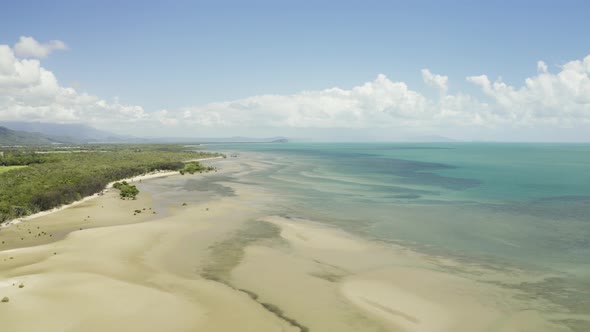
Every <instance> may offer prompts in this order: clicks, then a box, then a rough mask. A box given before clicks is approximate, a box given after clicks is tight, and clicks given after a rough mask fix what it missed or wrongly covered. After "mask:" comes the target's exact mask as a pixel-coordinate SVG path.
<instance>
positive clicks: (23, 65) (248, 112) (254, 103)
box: [0, 45, 590, 138]
mask: <svg viewBox="0 0 590 332" xmlns="http://www.w3.org/2000/svg"><path fill="white" fill-rule="evenodd" d="M16 48H17V47H16V46H15V48H14V49H13V48H11V47H9V46H7V45H0V120H26V121H31V120H37V121H53V122H85V123H88V124H91V125H95V126H98V127H102V128H110V127H113V126H115V128H116V129H119V130H130V131H129V132H131V133H134V134H140V135H141V134H148V133H146V130H151V129H158V130H159V132H150V133H149V134H150V135H156V136H157V135H160V136H163V135H168V134H173V135H175V136H182V135H199V134H198V133H199V132H200V133H202V132H208V133H213V135H228V134H231V133H233V132H238V130H239V132H241V133H248V128H250V129H251V131H250V132H249V133H250V134H251V135H252V134H253V135H256V133H257V132H256V131H255V130H256V128H267V129H268V128H271V129H273V128H274V130H275V131H274V133H275V134H280V133H281V132H282V129H289V130H290V131H291V132H292V131H293V130H300V129H310V130H324V129H330V128H340V129H358V130H371V128H375V129H378V130H380V131H381V132H383V131H392V132H397V131H402V130H403V131H405V132H412V131H413V132H415V133H424V132H428V133H437V132H438V133H440V132H446V133H449V132H461V131H464V132H467V131H469V130H471V131H472V132H475V133H476V135H477V133H478V132H479V131H480V130H479V129H481V130H502V131H505V130H506V128H515V130H520V129H522V130H524V129H526V130H531V129H532V130H534V128H571V127H578V128H582V127H581V126H586V127H583V128H588V127H590V56H587V57H585V58H584V59H582V60H574V61H570V62H568V63H566V64H564V65H562V66H560V67H557V68H558V70H557V72H551V71H550V70H549V68H548V66H547V65H546V64H545V63H544V62H543V61H539V62H538V63H537V74H536V75H535V76H532V77H528V78H526V79H525V80H524V83H523V84H522V85H520V86H512V85H509V84H507V83H505V82H503V81H502V80H501V79H496V80H493V79H490V78H489V77H488V76H487V75H476V76H469V77H466V78H465V80H466V81H467V82H469V83H471V84H473V85H475V86H477V87H479V89H480V90H481V92H482V94H478V95H477V96H476V95H472V94H467V93H464V92H461V91H451V89H450V88H449V82H450V79H449V77H448V76H446V75H440V74H436V73H432V72H431V71H430V70H429V69H427V68H425V69H423V70H422V71H421V75H422V79H423V80H424V82H425V83H426V84H427V85H428V86H430V87H432V88H434V89H436V90H437V91H438V92H439V95H438V96H436V97H434V98H431V97H428V96H427V95H425V94H422V93H421V92H419V91H416V90H413V89H412V88H410V87H409V86H408V85H407V84H406V83H404V82H401V81H396V80H392V79H390V78H388V77H386V76H385V75H383V74H380V75H377V77H376V78H375V79H374V80H372V81H369V82H366V83H362V84H359V85H357V86H354V87H351V88H339V87H334V88H329V89H323V90H314V91H302V92H299V93H294V94H289V95H276V94H266V95H259V96H252V97H248V98H243V99H238V100H232V101H221V102H214V103H209V104H205V105H199V106H188V107H184V108H180V109H168V110H159V111H153V112H146V111H145V110H144V109H143V107H141V106H138V105H125V104H123V103H120V102H119V101H118V100H117V99H115V100H112V101H106V100H104V99H101V98H99V97H96V96H93V95H90V94H87V93H81V92H79V91H77V90H75V89H73V88H69V87H64V86H61V85H60V84H59V82H58V80H57V78H56V77H55V75H54V74H53V73H52V72H50V71H48V70H46V69H44V68H43V67H42V66H41V63H40V61H39V60H38V59H31V58H23V57H22V56H21V55H17V52H16ZM37 55H38V56H37V57H41V56H40V55H41V54H40V53H38V54H37ZM145 128H150V129H145ZM473 128H479V129H473ZM519 128H520V129H519ZM588 129H590V128H588ZM478 130H479V131H478ZM142 131H143V132H142ZM267 132H270V131H267ZM588 132H590V131H588ZM474 138H477V137H474ZM587 138H590V135H588V137H587Z"/></svg>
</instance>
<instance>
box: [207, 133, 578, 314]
mask: <svg viewBox="0 0 590 332" xmlns="http://www.w3.org/2000/svg"><path fill="white" fill-rule="evenodd" d="M207 149H209V150H212V151H220V152H225V153H236V154H238V158H240V157H241V156H242V155H243V156H246V155H251V156H260V160H262V161H264V162H265V163H266V164H267V165H268V166H269V169H268V170H266V171H264V172H259V173H252V174H250V175H248V176H247V177H246V178H242V179H235V180H236V181H245V182H249V183H256V184H260V185H264V186H266V187H268V188H271V189H273V190H276V191H277V192H279V193H281V195H283V196H284V197H285V198H286V200H287V202H289V203H287V204H284V206H281V207H280V210H281V213H282V214H285V215H290V216H295V217H302V218H306V219H310V220H314V221H317V222H322V223H326V224H330V225H333V226H336V227H339V228H342V229H345V230H347V231H350V232H353V233H356V234H359V235H361V236H363V237H365V238H369V239H373V240H378V241H385V242H388V241H390V242H395V243H397V244H402V245H406V246H410V247H412V248H414V249H416V250H419V251H422V252H425V253H432V254H436V255H442V256H448V257H453V258H456V259H459V260H465V261H470V262H480V263H486V264H492V265H494V266H498V267H502V266H510V267H517V268H519V269H525V270H528V271H532V272H534V273H540V274H548V275H552V276H553V277H551V278H549V279H546V280H544V281H543V282H542V283H540V284H539V285H535V286H532V285H526V286H527V287H529V288H533V289H535V292H536V294H537V295H539V296H547V297H550V298H551V299H552V300H554V301H557V302H560V304H563V305H565V306H567V307H569V308H571V309H572V311H573V312H578V313H589V312H590V145H587V144H492V143H489V144H487V143H420V144H410V143H407V144H402V143H395V144H394V143H350V144H347V143H330V144H320V143H317V144H311V143H285V144H223V145H209V146H207ZM523 287H524V286H523Z"/></svg>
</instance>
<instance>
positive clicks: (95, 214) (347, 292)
mask: <svg viewBox="0 0 590 332" xmlns="http://www.w3.org/2000/svg"><path fill="white" fill-rule="evenodd" d="M240 159H241V160H236V161H234V160H231V161H228V162H225V163H223V167H222V169H221V171H220V172H219V173H220V174H212V173H207V174H195V175H192V176H190V175H189V176H185V177H171V178H170V179H167V180H163V181H153V182H150V181H146V182H145V183H143V184H142V185H143V186H144V188H145V192H146V195H145V196H144V197H143V198H142V199H141V201H140V200H138V201H122V200H120V199H119V198H118V197H117V195H115V193H114V192H110V193H108V194H106V195H103V196H100V197H98V198H97V199H95V200H93V201H92V202H90V203H89V204H87V205H84V206H82V207H81V208H70V209H67V208H66V209H63V210H61V211H59V212H56V213H52V214H51V215H48V216H44V218H42V219H39V220H35V221H33V222H32V223H31V225H27V226H29V228H31V229H33V230H34V229H35V228H36V227H35V226H40V227H42V229H41V230H42V231H45V230H46V231H47V232H52V231H53V229H52V228H51V227H57V228H59V227H63V225H66V223H68V222H71V223H74V224H73V227H70V228H69V229H70V230H71V231H70V232H68V233H67V234H66V235H65V236H64V237H63V238H60V239H57V240H56V241H54V242H49V243H47V242H45V243H42V241H43V240H42V239H40V238H39V237H34V236H31V235H29V238H28V239H27V240H28V241H37V242H28V243H30V245H28V246H22V247H19V248H18V249H14V250H5V251H0V298H1V297H3V296H7V297H9V298H10V302H9V303H5V304H2V303H0V309H1V310H0V321H2V322H3V326H4V327H5V328H6V329H8V330H11V331H14V332H25V331H27V332H28V331H33V330H39V329H41V328H43V329H44V330H45V331H48V332H53V331H55V332H57V331H60V332H74V331H79V330H84V331H89V332H95V331H96V332H98V331H105V330H109V331H130V330H142V331H148V332H149V331H154V332H156V331H162V330H166V331H179V332H180V331H187V330H191V331H192V330H200V331H211V332H225V331H238V330H244V326H248V328H249V331H257V332H258V331H260V332H274V331H289V332H296V331H329V330H338V331H341V332H352V331H363V332H382V331H399V332H402V331H403V332H448V331H474V332H483V331H486V332H489V331H495V332H516V331H536V332H537V331H539V332H541V331H542V332H549V331H550V332H565V331H571V330H569V329H562V328H561V327H559V326H556V325H555V324H553V322H552V320H558V319H566V318H567V312H563V311H560V310H559V308H555V307H552V306H551V305H550V304H548V303H544V302H542V301H537V300H535V299H523V297H522V296H523V295H524V294H523V293H522V292H519V291H517V290H514V289H510V288H507V287H502V286H501V285H499V284H492V283H483V282H480V281H478V280H477V279H476V278H468V277H466V276H465V275H462V274H459V273H452V272H446V271H445V270H444V268H442V265H441V263H440V262H438V261H437V260H435V259H432V257H430V256H427V255H426V254H422V253H418V252H415V251H413V250H411V249H409V248H406V247H402V246H392V245H386V244H383V243H379V242H373V241H369V240H367V239H364V238H362V237H359V236H357V235H354V234H352V233H349V232H346V231H344V230H341V229H339V228H335V227H330V226H328V225H324V224H322V223H319V222H317V221H313V220H306V219H297V218H286V217H283V216H280V215H277V213H276V210H274V209H273V208H270V209H267V208H268V207H273V206H276V205H280V204H282V203H284V202H285V201H283V198H282V197H280V195H277V194H276V192H273V191H272V190H270V189H269V188H265V187H262V186H259V185H255V184H248V183H238V182H233V181H231V180H228V178H229V177H231V176H232V175H233V176H236V175H237V176H240V177H241V176H243V175H244V174H247V173H248V172H260V171H263V170H264V167H268V166H265V164H264V162H260V161H257V160H256V159H248V158H240ZM160 176H161V175H160ZM160 176H156V175H155V174H154V177H160ZM154 177H152V178H154ZM135 180H138V179H135ZM187 183H191V184H192V185H193V186H194V187H197V186H200V188H206V189H205V190H206V194H200V195H195V196H191V195H190V191H183V192H182V194H181V196H179V195H178V191H182V190H183V189H184V190H187V189H186V188H187V187H186V184H187ZM211 184H214V185H211ZM194 187H193V188H194ZM219 187H228V188H230V189H231V190H232V194H228V195H224V194H222V193H223V192H224V191H223V190H222V189H221V188H219ZM197 190H198V189H197ZM142 192H143V189H142ZM178 197H182V199H181V200H179V199H178ZM184 203H186V204H184ZM156 207H159V208H165V209H167V210H169V211H170V212H169V213H166V214H160V213H158V214H156V215H152V214H151V213H149V214H148V213H147V212H148V211H150V210H152V209H153V210H154V211H155V210H156ZM134 209H143V210H146V212H145V213H140V214H139V215H138V216H133V212H132V211H133V210H134ZM158 211H161V210H158ZM140 218H145V219H140ZM144 220H145V221H147V220H149V222H141V221H144ZM89 222H92V224H91V225H92V226H93V228H92V227H91V228H86V227H83V226H85V225H86V224H87V223H89ZM60 223H62V224H60ZM85 223H86V224H85ZM69 226H72V225H69ZM89 226H90V225H89ZM78 227H79V228H80V230H78ZM27 231H28V229H26V228H23V227H22V226H21V227H20V229H17V227H14V229H12V230H7V232H8V234H1V235H3V236H7V237H8V238H10V236H12V238H13V239H14V240H15V241H17V242H18V243H21V242H20V236H21V234H27ZM11 232H12V233H14V234H12V233H11ZM35 232H39V231H35ZM2 233H4V232H2ZM11 234H12V235H11ZM25 236H26V235H25ZM53 239H55V237H54V238H53ZM25 242H26V241H25ZM35 244H36V245H35ZM449 264H450V263H449ZM456 264H460V263H456ZM262 271H264V272H263V273H261V272H262ZM477 272H478V273H482V274H485V273H488V272H490V271H488V270H485V267H481V269H480V270H478V271H477ZM496 272H497V273H500V271H496ZM508 277H510V276H508ZM511 278H513V280H517V278H521V276H517V277H514V276H512V277H511ZM521 281H522V282H526V279H522V280H521ZM20 284H23V285H24V287H23V288H22V289H21V288H19V287H18V285H20ZM286 285H288V287H286ZM47 306H51V308H52V310H47ZM27 317H35V318H36V319H35V320H31V319H27ZM564 317H565V318H564ZM64 321H67V322H68V324H70V325H69V326H70V328H69V329H64Z"/></svg>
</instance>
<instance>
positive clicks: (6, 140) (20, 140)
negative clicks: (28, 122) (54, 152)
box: [0, 127, 75, 146]
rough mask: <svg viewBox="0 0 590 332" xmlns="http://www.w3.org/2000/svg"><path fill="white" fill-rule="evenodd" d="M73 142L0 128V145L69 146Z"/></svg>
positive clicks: (57, 137) (64, 138) (63, 138)
mask: <svg viewBox="0 0 590 332" xmlns="http://www.w3.org/2000/svg"><path fill="white" fill-rule="evenodd" d="M71 143H75V141H74V140H73V139H71V138H68V137H60V136H50V135H43V134H41V133H35V132H27V131H20V130H11V129H8V128H6V127H0V145H10V146H14V145H42V144H43V145H44V144H71Z"/></svg>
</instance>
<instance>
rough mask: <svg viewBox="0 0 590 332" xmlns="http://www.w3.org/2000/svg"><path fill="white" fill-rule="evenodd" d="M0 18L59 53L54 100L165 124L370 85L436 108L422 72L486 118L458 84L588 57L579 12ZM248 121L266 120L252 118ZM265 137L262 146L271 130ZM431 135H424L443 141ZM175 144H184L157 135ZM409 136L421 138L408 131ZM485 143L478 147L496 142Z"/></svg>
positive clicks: (223, 4) (586, 27) (191, 7)
mask: <svg viewBox="0 0 590 332" xmlns="http://www.w3.org/2000/svg"><path fill="white" fill-rule="evenodd" d="M0 6H1V9H2V10H0V44H4V45H8V46H11V47H13V45H15V44H16V43H18V42H19V38H20V37H21V36H27V37H32V38H34V39H35V40H36V41H38V42H39V43H43V42H47V41H50V40H60V41H62V42H63V43H65V44H66V45H67V48H68V49H67V50H64V51H59V52H57V51H56V52H54V53H53V54H51V55H49V56H47V57H45V58H43V59H41V60H40V61H41V66H42V67H43V68H45V69H47V70H49V71H51V72H52V73H53V74H54V75H55V77H56V78H57V80H58V81H59V85H60V86H61V87H73V88H75V89H76V91H77V92H78V93H88V94H90V95H92V96H97V97H98V98H101V99H104V100H106V101H107V102H109V103H120V104H124V105H137V106H140V107H141V108H142V109H143V111H144V112H145V113H146V114H148V115H149V114H152V113H154V112H161V111H162V110H167V112H168V113H167V114H168V115H167V116H168V117H173V115H172V114H185V113H186V111H187V110H190V111H191V112H197V113H199V112H205V111H200V109H203V108H206V109H208V112H213V111H211V110H210V109H211V107H208V106H207V105H209V104H211V103H222V102H232V101H244V100H245V99H248V98H252V97H254V96H262V95H268V94H272V95H282V96H293V95H294V94H298V93H301V92H302V91H323V90H324V89H329V88H332V87H338V88H341V89H345V90H348V89H354V88H355V87H359V86H362V85H363V84H365V83H367V82H375V80H376V78H377V77H378V75H379V74H384V75H385V76H386V77H387V79H388V80H390V81H392V82H403V83H405V84H406V85H407V87H408V88H409V89H411V90H412V91H416V92H418V93H420V94H421V95H422V96H424V97H425V98H430V99H432V98H434V99H436V98H437V95H438V92H437V91H436V90H434V91H433V89H430V88H429V86H428V83H427V82H426V81H425V79H424V77H423V75H421V70H422V69H428V70H429V71H430V72H432V73H433V74H437V75H442V76H447V77H448V87H447V88H446V89H445V93H448V94H452V95H455V94H458V93H462V94H469V95H470V96H472V97H473V98H478V99H481V103H484V104H485V103H488V102H489V101H486V100H485V98H486V96H485V93H484V92H482V88H481V86H480V85H477V84H475V85H474V84H472V83H470V82H468V81H467V80H466V77H470V76H476V75H482V74H484V75H486V76H487V77H488V78H489V80H490V81H492V82H493V81H495V80H498V79H499V78H500V79H501V80H502V82H504V83H506V84H508V85H510V86H514V87H515V89H519V88H520V86H522V85H523V82H524V81H525V79H527V78H529V77H534V76H535V75H537V74H538V67H537V62H538V61H539V60H542V61H544V63H545V64H546V65H547V67H548V70H549V72H553V73H558V72H559V71H560V70H561V69H560V68H561V67H560V66H562V65H564V64H566V63H568V62H570V61H575V60H579V61H583V59H584V58H585V57H586V56H587V55H589V54H590V39H589V38H588V31H590V23H588V22H589V21H590V20H588V18H587V13H589V12H590V2H587V1H559V2H557V1H412V2H411V3H408V2H407V1H403V2H402V1H348V2H345V1H240V2H237V1H215V2H213V1H92V2H91V1H55V3H53V2H49V1H3V2H2V4H1V5H0ZM584 84H585V83H584ZM114 97H118V100H117V101H116V102H113V101H112V100H113V98H114ZM487 97H489V96H487ZM494 98H496V101H498V100H499V99H498V97H497V96H496V97H494ZM296 99H297V98H296ZM250 101H251V100H250ZM263 106H264V105H263ZM263 106H260V107H263ZM269 107H270V108H272V107H274V106H269ZM302 107H304V106H302V105H297V106H296V107H295V106H294V109H295V108H302ZM585 107H586V105H585V104H583V105H582V106H581V110H580V112H585V111H586V108H585ZM271 111H272V110H271ZM0 112H1V111H0ZM215 112H217V113H219V114H222V116H223V114H224V113H223V111H220V110H219V109H217V108H215ZM226 112H231V110H228V111H226ZM351 112H353V111H351ZM253 113H255V115H253V116H264V112H263V110H261V109H257V111H256V112H253ZM327 113H330V112H327ZM353 113H354V112H353ZM496 113H497V112H496ZM500 113H501V112H500ZM203 114H204V113H203ZM351 114H352V113H351ZM79 117H80V120H81V121H84V120H85V118H84V117H83V116H80V115H79ZM589 117H590V115H589ZM177 118H178V116H177ZM307 118H308V120H309V118H310V117H309V116H308V117H307ZM311 118H314V117H313V116H312V117H311ZM353 118H354V117H353ZM0 119H1V118H0ZM298 119H299V118H298ZM351 119H352V118H351ZM354 119H357V120H358V117H357V118H354ZM49 120H51V119H49ZM291 120H292V119H291ZM306 121H307V120H306ZM306 121H299V120H297V121H296V120H293V121H288V122H289V123H290V124H288V125H286V126H289V127H290V128H291V129H292V128H299V129H301V130H303V131H305V129H309V128H326V129H329V128H332V127H334V128H346V127H347V125H346V123H343V122H342V121H336V122H335V124H334V126H332V127H330V126H329V125H327V124H326V122H325V121H323V122H321V124H319V123H314V122H313V119H311V120H309V121H307V122H306ZM310 121H311V122H310ZM90 122H92V121H90ZM181 122H182V121H181ZM238 122H239V121H238ZM574 122H575V121H574ZM277 123H279V121H277V122H276V123H274V124H277ZM281 123H282V122H281ZM293 123H296V124H293ZM194 124H195V125H196V127H198V126H199V125H206V126H209V127H211V126H212V124H211V123H208V124H206V123H204V122H203V121H201V122H198V121H197V122H195V123H194ZM537 125H538V124H535V126H537ZM97 126H99V127H101V126H102V127H105V126H107V124H106V123H102V124H100V123H97ZM108 126H111V125H108ZM146 126H147V125H146ZM213 126H215V125H213ZM225 126H226V127H225V128H229V127H227V124H225ZM281 126H285V124H284V123H283V124H282V125H276V126H275V127H276V128H277V133H278V132H280V131H281V130H280V128H281ZM355 126H356V125H352V126H350V127H355ZM543 126H550V127H551V126H552V125H551V124H547V123H546V122H544V123H543ZM114 127H117V126H114ZM147 127H149V126H147ZM147 127H146V128H147ZM230 127H231V126H230ZM264 127H265V128H266V129H265V130H264V133H265V134H272V133H273V132H272V130H271V128H272V127H273V124H272V123H271V124H265V125H264ZM369 127H371V126H370V125H364V127H363V128H369ZM392 127H395V124H394V125H393V126H392ZM428 127H429V129H428V130H426V131H425V132H424V134H446V132H445V131H444V130H438V131H437V130H434V129H432V127H436V126H433V125H431V124H429V125H428ZM516 127H518V126H516ZM117 128H119V129H120V130H127V129H125V128H124V126H119V127H117ZM249 128H250V130H251V131H254V127H253V126H250V127H249ZM234 129H235V128H234ZM242 129H243V128H242ZM443 129H444V128H443ZM293 130H295V129H293ZM342 130H345V129H340V132H342ZM381 130H382V131H386V128H385V129H383V128H381ZM527 130H530V128H528V129H527ZM237 131H240V130H237ZM316 131H317V130H313V132H316ZM178 132H180V133H183V135H184V134H188V133H189V130H188V129H187V128H183V129H182V130H178V129H177V130H174V129H172V130H170V131H163V132H162V134H165V135H168V134H170V133H178ZM210 132H211V133H215V132H216V131H215V130H210ZM222 132H223V133H225V131H222ZM227 132H228V133H229V132H230V129H227ZM242 132H243V133H244V134H248V133H249V131H248V130H242ZM414 132H415V134H421V132H420V129H419V126H418V129H417V130H414ZM467 132H468V130H467V131H465V133H467ZM204 133H209V131H207V130H205V131H204ZM138 134H140V133H139V132H138ZM489 135H491V136H489V137H483V138H485V139H493V138H494V134H493V133H492V132H491V131H490V134H489ZM361 136H362V135H361ZM537 136H538V135H537ZM458 138H465V139H469V138H472V139H476V138H477V137H470V136H469V135H467V134H466V135H465V137H458Z"/></svg>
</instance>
